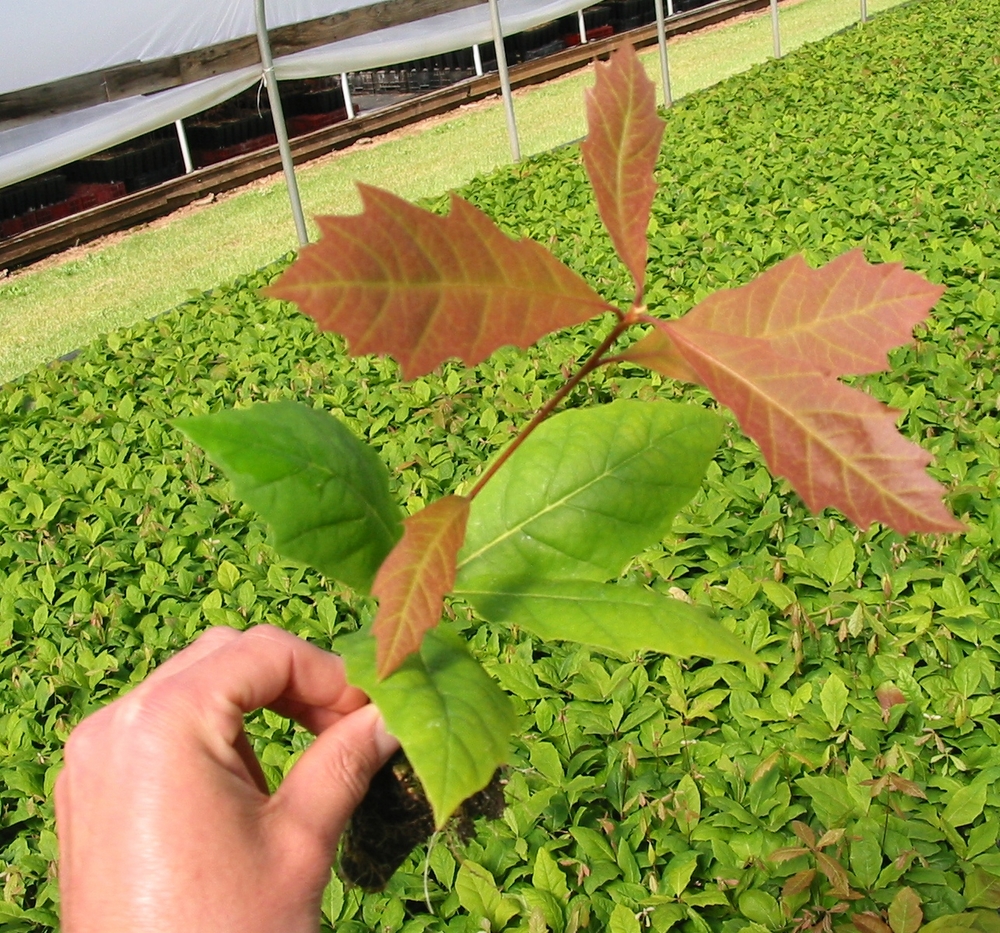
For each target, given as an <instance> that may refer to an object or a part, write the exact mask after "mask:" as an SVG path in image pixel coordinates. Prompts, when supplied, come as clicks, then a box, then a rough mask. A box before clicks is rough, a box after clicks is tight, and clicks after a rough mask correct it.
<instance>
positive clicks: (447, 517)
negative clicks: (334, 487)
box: [372, 496, 469, 680]
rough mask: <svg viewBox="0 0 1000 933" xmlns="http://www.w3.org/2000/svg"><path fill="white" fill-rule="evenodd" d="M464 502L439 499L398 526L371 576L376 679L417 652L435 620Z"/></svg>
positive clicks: (449, 577) (447, 587) (465, 515)
mask: <svg viewBox="0 0 1000 933" xmlns="http://www.w3.org/2000/svg"><path fill="white" fill-rule="evenodd" d="M468 520H469V500H468V499H466V498H463V497H462V496H445V497H444V498H443V499H438V500H437V501H436V502H432V503H431V504H430V505H429V506H427V508H425V509H421V510H420V511H419V512H417V513H415V514H414V515H411V516H410V517H409V518H407V519H404V520H403V537H402V538H400V539H399V542H398V543H397V544H396V546H395V547H394V548H393V549H392V551H390V552H389V556H388V557H387V558H386V559H385V561H384V562H383V564H382V566H381V567H380V568H379V571H378V573H377V574H376V576H375V582H374V583H373V584H372V594H373V595H374V596H377V597H378V600H379V607H378V613H377V614H376V616H375V622H374V623H373V625H372V634H373V635H374V636H375V641H376V642H377V647H376V653H375V661H376V666H377V669H378V677H379V679H380V680H381V679H383V678H385V677H388V676H389V674H391V673H392V672H393V671H394V670H396V668H397V667H399V665H400V664H402V663H403V661H404V660H406V658H407V656H408V655H410V654H412V653H413V652H414V651H416V650H417V649H418V648H419V647H420V642H421V641H422V640H423V637H424V632H426V631H427V630H428V629H432V628H434V626H435V625H437V624H438V622H439V621H440V619H441V610H442V606H443V601H444V595H445V594H446V593H448V592H450V591H451V588H452V586H454V584H455V556H456V555H457V554H458V549H459V548H460V547H461V546H462V542H463V541H464V540H465V526H466V523H467V522H468Z"/></svg>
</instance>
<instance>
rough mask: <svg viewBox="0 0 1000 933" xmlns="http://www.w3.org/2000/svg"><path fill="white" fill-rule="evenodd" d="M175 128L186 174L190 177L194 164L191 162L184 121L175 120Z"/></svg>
mask: <svg viewBox="0 0 1000 933" xmlns="http://www.w3.org/2000/svg"><path fill="white" fill-rule="evenodd" d="M174 127H175V128H176V129H177V142H179V143H180V144H181V158H182V159H183V160H184V174H185V175H190V174H191V173H192V172H193V171H194V162H192V161H191V150H190V149H189V148H188V137H187V133H185V132H184V121H183V120H174Z"/></svg>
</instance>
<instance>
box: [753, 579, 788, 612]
mask: <svg viewBox="0 0 1000 933" xmlns="http://www.w3.org/2000/svg"><path fill="white" fill-rule="evenodd" d="M761 586H763V587H764V595H765V596H767V598H768V599H769V600H771V602H772V603H774V605H775V606H777V607H778V608H779V609H780V610H782V611H784V610H785V609H787V608H788V607H789V606H790V605H791V604H792V603H794V602H795V593H794V592H793V591H792V590H790V589H789V588H788V587H787V586H785V584H784V583H776V582H775V581H774V580H764V581H763V583H761Z"/></svg>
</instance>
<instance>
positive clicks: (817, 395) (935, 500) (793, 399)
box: [657, 319, 964, 534]
mask: <svg viewBox="0 0 1000 933" xmlns="http://www.w3.org/2000/svg"><path fill="white" fill-rule="evenodd" d="M657 326H658V327H660V328H661V329H662V330H664V331H665V332H666V333H667V334H668V336H669V337H670V338H671V339H672V340H673V342H674V346H675V348H676V349H677V351H678V352H679V353H680V355H681V356H682V357H683V358H684V360H685V361H686V362H687V363H688V365H690V366H691V368H692V369H693V370H694V371H695V373H696V374H697V376H698V380H699V382H701V383H702V384H703V385H705V386H706V387H707V388H708V389H709V391H710V392H711V393H712V394H713V395H714V396H715V397H716V398H717V399H718V400H719V401H720V402H722V404H723V405H726V406H728V407H729V408H730V409H732V411H733V413H734V414H735V415H736V419H737V421H739V423H740V427H741V428H742V429H743V430H744V431H745V432H746V433H747V434H748V435H749V436H750V437H751V438H753V439H754V440H755V441H756V442H757V444H758V445H759V446H760V449H761V452H762V453H763V454H764V459H765V460H766V461H767V464H768V466H769V467H770V468H771V471H772V472H773V473H775V474H776V475H778V476H784V477H786V478H787V479H788V481H789V482H790V483H791V484H792V486H793V487H794V488H795V491H796V492H798V494H799V495H800V496H801V497H802V499H803V500H804V501H805V503H806V505H807V506H808V507H809V508H810V509H811V510H812V511H814V512H818V511H820V510H821V509H823V508H826V507H827V506H833V507H834V508H838V509H840V511H841V512H843V513H844V514H845V515H846V516H847V517H848V518H850V519H851V520H852V521H853V522H854V523H855V524H857V525H858V526H859V527H860V528H867V527H868V526H869V525H870V524H871V523H872V522H873V521H878V522H882V524H884V525H888V526H889V527H890V528H893V529H895V530H896V531H898V532H900V534H908V533H910V532H916V531H961V530H962V528H963V527H964V526H963V525H962V524H961V523H960V522H957V521H956V520H955V519H954V518H953V517H952V516H951V514H950V513H949V512H948V510H947V509H946V508H945V506H944V504H943V503H942V501H941V497H942V493H943V489H942V488H941V486H940V485H938V484H937V483H936V482H934V480H932V479H931V478H930V477H929V476H928V475H927V473H926V472H925V470H924V468H925V467H926V466H927V464H928V463H929V462H930V459H931V456H930V454H929V453H927V451H925V450H924V449H923V448H922V447H920V446H919V445H918V444H914V443H912V442H911V441H908V440H906V438H904V437H903V436H902V435H901V434H900V433H899V432H898V431H897V430H896V426H895V420H896V416H897V414H898V412H893V411H892V410H891V409H890V408H887V407H886V406H885V405H883V404H881V403H880V402H877V401H876V400H875V399H873V398H872V397H871V396H869V395H866V394H865V393H864V392H861V391H860V390H858V389H852V388H850V387H849V386H845V385H843V384H842V383H840V382H838V381H837V380H836V379H835V378H834V377H833V376H830V375H828V374H826V373H824V372H819V371H817V370H816V369H815V368H814V367H813V366H811V365H810V364H809V363H808V362H805V361H802V360H798V359H795V358H794V357H790V356H783V355H780V354H778V353H776V352H775V351H774V349H773V348H772V346H771V343H770V341H768V340H765V339H761V338H754V337H742V336H738V335H735V334H722V333H719V332H717V331H709V330H702V329H701V328H696V327H690V326H684V319H681V320H680V321H670V322H668V321H660V322H658V324H657Z"/></svg>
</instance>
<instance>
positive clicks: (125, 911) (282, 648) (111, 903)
mask: <svg viewBox="0 0 1000 933" xmlns="http://www.w3.org/2000/svg"><path fill="white" fill-rule="evenodd" d="M262 706H266V707H268V708H269V709H272V710H274V711H275V712H277V713H279V714H281V715H283V716H288V717H290V718H292V719H294V720H296V721H297V722H299V723H301V724H302V725H303V726H305V727H306V728H307V729H309V730H310V731H312V732H313V733H314V734H315V735H316V736H317V738H316V740H315V741H314V742H313V744H312V745H311V746H310V747H309V748H308V749H307V750H306V751H305V752H304V754H303V755H302V757H301V758H300V759H299V760H298V761H297V762H296V763H295V765H294V766H293V767H292V769H291V771H290V772H289V773H288V775H287V777H286V778H285V780H284V781H283V782H282V784H281V786H280V787H279V788H278V789H277V791H276V792H275V793H274V794H273V795H269V794H268V792H267V785H266V783H265V780H264V775H263V773H262V771H261V769H260V764H259V763H258V762H257V759H256V757H255V756H254V753H253V750H252V748H251V747H250V743H249V741H248V739H247V737H246V734H245V733H244V731H243V714H244V713H248V712H251V711H252V710H255V709H258V708H260V707H262ZM397 748H398V743H397V742H396V740H395V739H393V738H392V737H390V736H389V735H387V734H386V732H385V727H384V724H383V723H382V719H381V717H380V716H379V714H378V711H377V710H376V709H375V707H374V706H372V705H370V704H368V702H367V698H366V697H365V695H364V694H363V693H362V692H361V691H360V690H357V689H356V688H354V687H350V686H348V685H347V682H346V680H345V678H344V665H343V662H342V661H341V659H340V658H339V657H337V656H335V655H332V654H329V653H327V652H325V651H322V650H321V649H319V648H317V647H315V646H313V645H310V644H308V643H307V642H305V641H302V640H301V639H299V638H296V637H295V636H294V635H291V634H289V633H288V632H284V631H282V630H281V629H277V628H273V627H271V626H265V625H262V626H257V627H255V628H252V629H249V630H247V631H246V632H242V633H241V632H237V631H235V630H233V629H228V628H215V629H210V630H209V631H208V632H206V633H205V634H204V635H202V636H201V637H200V638H199V639H198V640H197V641H195V642H194V643H193V644H192V645H190V646H189V647H187V648H185V649H184V650H183V651H180V652H178V654H176V655H175V656H174V657H173V658H171V659H170V660H169V661H167V662H166V663H164V664H162V665H161V666H160V667H159V668H158V669H157V670H156V671H155V672H154V673H153V674H152V675H151V676H150V677H149V678H148V679H147V680H146V681H144V682H143V683H142V684H140V685H139V686H138V687H136V688H135V689H134V690H133V691H132V692H131V693H129V694H127V695H126V696H124V697H122V698H121V699H119V700H116V701H115V702H114V703H111V704H110V705H109V706H107V707H105V708H104V709H102V710H100V711H98V712H97V713H95V714H93V715H92V716H89V717H88V718H87V719H85V720H84V721H83V722H81V723H80V725H79V726H77V728H76V729H75V730H74V731H73V733H72V735H70V738H69V741H68V742H67V744H66V765H65V767H64V769H63V771H62V773H61V774H60V775H59V779H58V780H57V782H56V787H55V805H56V824H57V831H58V836H59V852H60V865H59V885H60V890H61V896H62V929H63V933H96V931H100V933H124V931H128V933H160V931H164V933H165V931H168V930H169V931H171V933H176V931H179V930H183V931H184V933H201V931H212V933H228V931H233V933H236V931H239V933H258V931H260V933H264V931H266V933H300V931H301V933H306V931H316V930H317V929H318V928H319V906H320V899H321V897H322V893H323V889H324V887H325V886H326V884H327V882H328V881H329V878H330V865H331V863H332V862H333V858H334V855H335V852H336V846H337V840H338V838H339V837H340V834H341V832H342V831H343V829H344V826H345V824H346V823H347V820H348V818H349V817H350V815H351V812H352V811H353V810H354V808H355V807H356V806H357V805H358V803H359V802H360V801H361V798H362V797H363V796H364V794H365V791H366V790H367V787H368V782H369V780H370V779H371V777H372V775H373V774H374V773H375V772H376V771H377V770H378V769H379V768H380V767H381V766H382V764H383V763H384V762H385V761H386V760H387V759H388V758H389V757H390V756H391V755H392V753H393V752H394V751H395V750H396V749H397Z"/></svg>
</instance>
